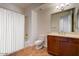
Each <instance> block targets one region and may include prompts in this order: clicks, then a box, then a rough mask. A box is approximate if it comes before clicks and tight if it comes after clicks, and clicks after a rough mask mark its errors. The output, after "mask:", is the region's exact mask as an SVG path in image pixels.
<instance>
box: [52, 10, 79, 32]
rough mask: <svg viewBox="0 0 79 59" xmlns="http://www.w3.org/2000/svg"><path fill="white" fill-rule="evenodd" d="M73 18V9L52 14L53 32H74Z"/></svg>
mask: <svg viewBox="0 0 79 59" xmlns="http://www.w3.org/2000/svg"><path fill="white" fill-rule="evenodd" d="M73 19H74V18H73V9H70V10H66V11H62V12H58V13H55V14H52V15H51V32H73V26H74V25H73V24H74V23H73ZM78 19H79V17H78ZM78 24H79V23H78Z"/></svg>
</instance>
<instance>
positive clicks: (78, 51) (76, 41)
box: [72, 39, 79, 56]
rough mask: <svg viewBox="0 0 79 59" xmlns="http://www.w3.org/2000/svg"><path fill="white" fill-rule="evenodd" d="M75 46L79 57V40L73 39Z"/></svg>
mask: <svg viewBox="0 0 79 59" xmlns="http://www.w3.org/2000/svg"><path fill="white" fill-rule="evenodd" d="M72 41H73V44H74V46H75V48H76V49H75V50H76V55H77V56H79V39H73V40H72Z"/></svg>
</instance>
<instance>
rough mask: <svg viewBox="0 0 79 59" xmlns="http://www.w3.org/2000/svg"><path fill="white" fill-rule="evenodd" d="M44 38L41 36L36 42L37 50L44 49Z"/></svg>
mask: <svg viewBox="0 0 79 59" xmlns="http://www.w3.org/2000/svg"><path fill="white" fill-rule="evenodd" d="M44 41H45V40H44V36H40V37H39V39H38V40H36V41H35V42H34V44H35V48H36V49H42V48H43V47H44Z"/></svg>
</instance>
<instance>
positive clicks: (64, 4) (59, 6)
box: [56, 3, 69, 11]
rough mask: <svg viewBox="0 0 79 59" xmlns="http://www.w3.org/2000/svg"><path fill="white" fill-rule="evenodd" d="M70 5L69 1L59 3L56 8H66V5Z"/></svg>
mask: <svg viewBox="0 0 79 59" xmlns="http://www.w3.org/2000/svg"><path fill="white" fill-rule="evenodd" d="M67 6H69V3H61V4H60V5H57V6H56V9H59V10H61V11H62V10H64V8H65V7H67Z"/></svg>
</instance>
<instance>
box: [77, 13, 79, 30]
mask: <svg viewBox="0 0 79 59" xmlns="http://www.w3.org/2000/svg"><path fill="white" fill-rule="evenodd" d="M77 32H79V13H78V14H77Z"/></svg>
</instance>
